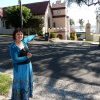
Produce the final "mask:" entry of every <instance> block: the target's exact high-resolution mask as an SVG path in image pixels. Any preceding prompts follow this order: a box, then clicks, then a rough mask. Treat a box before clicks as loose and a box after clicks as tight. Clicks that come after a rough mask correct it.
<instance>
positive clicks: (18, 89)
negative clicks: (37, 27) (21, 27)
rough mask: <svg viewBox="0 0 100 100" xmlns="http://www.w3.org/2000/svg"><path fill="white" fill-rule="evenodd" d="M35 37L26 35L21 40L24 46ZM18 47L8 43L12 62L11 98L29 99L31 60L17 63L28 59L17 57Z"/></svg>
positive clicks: (31, 76)
mask: <svg viewBox="0 0 100 100" xmlns="http://www.w3.org/2000/svg"><path fill="white" fill-rule="evenodd" d="M34 38H35V35H30V36H27V37H26V38H24V39H23V40H22V42H23V44H24V47H25V48H28V46H27V43H28V42H30V41H31V40H33V39H34ZM19 54H20V48H19V47H18V46H16V44H15V43H11V44H10V55H11V58H12V62H13V85H12V98H11V100H29V97H32V91H33V70H32V64H31V62H29V63H27V64H18V63H22V62H25V61H27V60H29V58H28V57H27V56H22V57H19Z"/></svg>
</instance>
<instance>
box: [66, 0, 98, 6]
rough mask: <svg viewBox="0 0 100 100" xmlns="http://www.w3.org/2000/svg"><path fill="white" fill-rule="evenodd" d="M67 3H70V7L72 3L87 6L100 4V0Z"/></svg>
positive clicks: (68, 0) (79, 0) (74, 0)
mask: <svg viewBox="0 0 100 100" xmlns="http://www.w3.org/2000/svg"><path fill="white" fill-rule="evenodd" d="M66 1H67V2H68V5H70V4H71V3H74V2H75V3H77V4H78V5H80V6H81V5H82V4H85V5H87V6H91V5H96V4H100V0H66Z"/></svg>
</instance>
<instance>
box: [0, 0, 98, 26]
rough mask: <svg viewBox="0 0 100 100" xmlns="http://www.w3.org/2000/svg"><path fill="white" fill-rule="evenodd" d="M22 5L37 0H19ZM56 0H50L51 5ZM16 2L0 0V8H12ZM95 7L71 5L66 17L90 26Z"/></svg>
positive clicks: (92, 22)
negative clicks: (82, 21)
mask: <svg viewBox="0 0 100 100" xmlns="http://www.w3.org/2000/svg"><path fill="white" fill-rule="evenodd" d="M21 1H22V4H24V3H32V2H37V0H21ZM40 1H47V0H38V2H40ZM55 1H56V0H50V2H51V3H53V2H55ZM17 4H18V0H0V7H1V8H2V7H6V6H12V5H17ZM96 7H97V5H96V6H91V7H88V6H86V5H83V6H81V7H79V6H77V4H71V5H70V7H69V8H68V11H69V13H68V15H69V16H70V17H71V18H72V19H73V20H74V21H75V24H76V25H78V21H79V19H83V20H84V22H85V23H87V22H88V20H89V22H90V23H91V24H92V25H95V24H96V13H95V10H96Z"/></svg>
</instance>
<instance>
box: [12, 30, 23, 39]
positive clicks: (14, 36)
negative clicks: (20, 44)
mask: <svg viewBox="0 0 100 100" xmlns="http://www.w3.org/2000/svg"><path fill="white" fill-rule="evenodd" d="M18 32H22V33H23V31H22V29H21V28H16V29H15V30H14V31H13V40H16V33H18ZM23 35H24V34H23Z"/></svg>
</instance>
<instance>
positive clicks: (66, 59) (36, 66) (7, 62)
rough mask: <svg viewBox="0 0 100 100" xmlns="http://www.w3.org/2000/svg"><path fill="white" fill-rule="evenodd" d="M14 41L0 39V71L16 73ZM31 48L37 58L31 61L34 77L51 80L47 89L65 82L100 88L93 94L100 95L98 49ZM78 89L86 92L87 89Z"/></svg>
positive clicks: (76, 46)
mask: <svg viewBox="0 0 100 100" xmlns="http://www.w3.org/2000/svg"><path fill="white" fill-rule="evenodd" d="M11 41H12V39H11V38H10V37H9V38H7V37H6V38H1V37H0V49H1V52H0V68H4V69H5V71H7V70H11V69H12V63H11V59H10V57H9V52H8V44H9V43H10V42H11ZM29 48H30V51H31V52H32V54H33V57H32V59H31V61H32V64H33V71H34V74H35V75H36V76H40V77H41V76H43V77H46V78H49V80H48V82H47V84H46V85H47V86H51V87H54V86H55V85H56V84H57V81H58V80H65V81H71V82H75V84H76V83H77V84H83V85H88V86H90V87H91V86H93V87H96V88H93V90H92V92H91V93H94V92H95V93H100V48H99V47H98V46H97V45H93V44H89V43H86V44H84V43H79V42H78V43H76V42H66V43H51V42H46V41H32V42H31V43H30V44H29ZM52 79H54V80H53V81H52ZM40 80H41V79H40ZM51 83H52V84H51ZM72 88H73V87H72ZM78 88H81V90H84V86H83V87H81V86H80V87H78ZM75 91H77V89H76V90H75ZM88 91H89V90H88ZM90 91H91V89H90ZM81 92H82V91H81ZM63 100H66V99H63ZM69 100H72V99H69ZM75 100H76V99H75ZM78 100H81V99H78ZM84 100H87V99H84ZM91 100H92V99H91ZM95 100H96V99H95Z"/></svg>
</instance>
